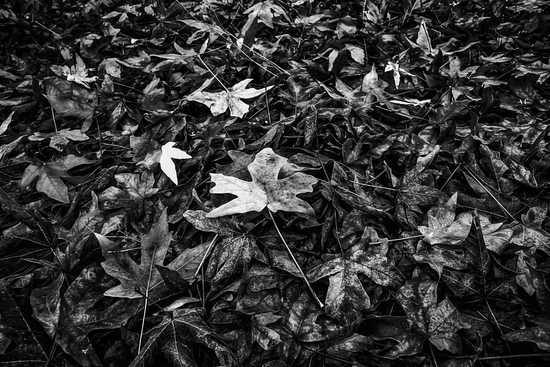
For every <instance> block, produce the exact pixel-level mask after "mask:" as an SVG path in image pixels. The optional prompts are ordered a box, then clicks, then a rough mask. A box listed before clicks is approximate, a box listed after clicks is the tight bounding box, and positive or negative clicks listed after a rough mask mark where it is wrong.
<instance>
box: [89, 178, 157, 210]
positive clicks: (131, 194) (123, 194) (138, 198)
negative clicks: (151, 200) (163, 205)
mask: <svg viewBox="0 0 550 367" xmlns="http://www.w3.org/2000/svg"><path fill="white" fill-rule="evenodd" d="M115 180H116V181H117V183H118V185H119V186H120V187H121V188H118V187H114V186H111V187H108V188H107V189H106V190H105V191H103V192H102V193H101V194H99V195H98V198H99V200H100V202H101V203H102V205H103V207H104V209H117V208H124V207H128V206H135V205H137V204H139V203H141V202H143V201H144V200H145V199H146V198H148V197H150V196H152V195H154V194H156V193H157V192H158V191H159V189H158V188H155V187H153V186H154V185H155V177H154V175H153V173H152V172H149V171H145V172H143V173H142V174H141V175H140V174H139V173H118V174H116V175H115Z"/></svg>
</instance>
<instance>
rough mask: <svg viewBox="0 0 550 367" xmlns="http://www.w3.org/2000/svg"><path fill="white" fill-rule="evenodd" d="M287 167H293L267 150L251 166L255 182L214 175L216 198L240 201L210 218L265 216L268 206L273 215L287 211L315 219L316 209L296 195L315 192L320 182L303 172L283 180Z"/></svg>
mask: <svg viewBox="0 0 550 367" xmlns="http://www.w3.org/2000/svg"><path fill="white" fill-rule="evenodd" d="M285 166H287V167H288V166H289V164H288V160H287V159H286V158H284V157H281V156H280V155H277V154H275V153H274V152H273V150H271V148H265V149H264V150H262V151H261V152H259V153H258V154H257V155H256V158H255V159H254V162H252V163H251V164H250V165H249V166H248V171H249V172H250V175H251V176H252V182H249V181H243V180H241V179H239V178H236V177H231V176H224V175H222V174H218V173H211V174H210V176H211V177H212V182H214V183H215V184H216V186H214V187H213V188H212V189H210V192H211V193H212V194H233V195H236V196H237V198H236V199H233V200H232V201H230V202H229V203H226V204H224V205H222V206H220V207H219V208H216V209H214V210H212V211H211V212H210V213H208V214H207V215H206V217H207V218H217V217H221V216H224V215H231V214H242V213H247V212H250V211H256V212H261V211H262V210H263V209H264V208H265V207H266V206H267V208H268V209H269V210H271V211H272V212H277V211H279V210H283V211H287V212H296V213H302V214H306V215H310V216H314V215H315V212H314V211H313V208H312V207H311V206H310V205H309V204H308V203H307V202H305V201H304V200H302V199H299V198H298V197H296V195H298V194H302V193H306V192H311V191H313V185H315V183H316V182H317V179H316V178H315V177H313V176H310V175H307V174H305V173H301V172H297V173H294V174H292V175H290V176H288V177H284V178H282V179H279V178H278V175H279V172H280V171H281V169H283V167H285Z"/></svg>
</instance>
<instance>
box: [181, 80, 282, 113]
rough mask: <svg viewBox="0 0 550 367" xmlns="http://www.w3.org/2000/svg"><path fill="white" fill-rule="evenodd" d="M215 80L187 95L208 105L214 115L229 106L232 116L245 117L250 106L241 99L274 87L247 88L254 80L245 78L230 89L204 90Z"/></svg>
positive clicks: (189, 98) (254, 95) (190, 98)
mask: <svg viewBox="0 0 550 367" xmlns="http://www.w3.org/2000/svg"><path fill="white" fill-rule="evenodd" d="M213 80H214V78H211V79H208V80H207V81H205V82H204V83H203V85H202V86H201V87H200V88H199V89H198V90H196V91H194V92H193V93H191V94H190V95H189V96H187V99H188V100H189V101H195V102H199V103H202V104H204V105H206V106H208V108H210V111H211V112H212V114H213V115H214V116H218V115H221V114H222V113H224V112H225V111H227V108H229V111H230V113H231V116H233V117H243V116H244V115H245V113H247V112H248V109H249V106H248V105H247V104H246V103H244V102H243V101H241V99H250V98H254V97H257V96H259V95H260V94H262V93H264V92H267V91H268V90H270V89H271V88H273V86H269V87H267V88H265V89H256V88H248V89H247V88H246V86H247V85H248V83H250V82H251V81H252V79H245V80H242V81H240V82H238V83H237V84H235V85H234V86H233V87H231V88H230V89H229V90H223V91H220V92H204V89H206V87H208V86H209V85H210V83H212V81H213Z"/></svg>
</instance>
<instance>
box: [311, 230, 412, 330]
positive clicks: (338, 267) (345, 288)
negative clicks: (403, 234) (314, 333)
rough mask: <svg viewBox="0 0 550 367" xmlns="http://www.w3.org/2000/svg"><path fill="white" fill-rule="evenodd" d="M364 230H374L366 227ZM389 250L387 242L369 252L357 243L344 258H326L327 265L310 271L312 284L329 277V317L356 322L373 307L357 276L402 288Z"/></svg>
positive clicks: (327, 256)
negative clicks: (388, 255)
mask: <svg viewBox="0 0 550 367" xmlns="http://www.w3.org/2000/svg"><path fill="white" fill-rule="evenodd" d="M365 231H366V232H367V231H369V232H370V231H374V230H373V229H372V228H369V227H367V229H365ZM387 251H388V245H387V240H386V241H382V244H381V245H378V246H374V245H373V246H371V247H370V248H369V249H365V245H364V244H358V245H355V246H353V247H352V248H350V249H349V250H348V251H346V252H345V253H344V254H343V255H326V256H325V257H326V259H327V261H326V262H324V263H323V264H321V265H319V266H318V267H316V268H314V269H312V270H310V271H309V273H308V278H309V279H310V280H311V281H312V282H315V281H317V280H319V279H321V278H325V277H329V288H328V291H327V298H326V310H327V315H329V316H331V317H334V318H336V319H337V320H340V321H342V322H344V321H345V322H352V323H353V321H355V320H357V319H358V317H359V316H360V313H361V312H362V311H365V310H368V309H369V308H370V307H371V299H370V297H369V295H368V294H367V292H366V291H365V288H364V286H363V284H362V282H361V280H360V279H359V277H358V274H360V273H361V274H364V275H366V276H367V277H368V278H369V279H371V280H372V281H373V282H374V283H376V284H378V285H383V286H394V287H397V286H399V285H400V283H401V281H402V276H401V274H400V273H399V272H398V271H397V270H396V269H395V268H394V267H393V266H392V265H391V263H390V262H389V261H388V259H387Z"/></svg>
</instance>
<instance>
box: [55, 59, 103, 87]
mask: <svg viewBox="0 0 550 367" xmlns="http://www.w3.org/2000/svg"><path fill="white" fill-rule="evenodd" d="M75 59H76V64H75V65H73V66H71V67H70V68H69V67H68V66H66V65H64V66H59V65H53V66H51V67H50V69H51V70H52V71H53V72H54V73H56V74H57V75H58V76H65V77H67V80H68V81H70V82H75V83H78V84H80V85H83V86H85V87H86V88H90V85H89V84H88V83H89V82H93V81H95V80H97V76H90V77H89V76H88V68H87V67H86V64H85V63H84V61H82V59H81V58H80V56H78V54H77V55H75Z"/></svg>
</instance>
